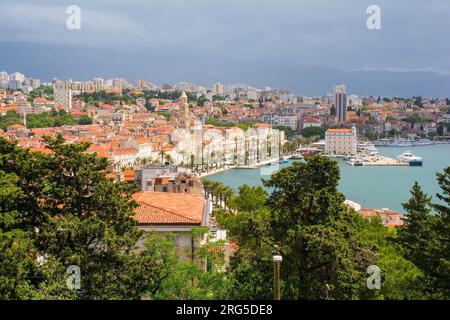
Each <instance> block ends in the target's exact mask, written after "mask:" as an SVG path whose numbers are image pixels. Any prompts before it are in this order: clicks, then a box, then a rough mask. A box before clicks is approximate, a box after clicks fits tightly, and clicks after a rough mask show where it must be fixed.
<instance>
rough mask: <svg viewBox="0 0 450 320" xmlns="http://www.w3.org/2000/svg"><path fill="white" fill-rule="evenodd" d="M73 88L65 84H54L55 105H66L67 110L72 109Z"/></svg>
mask: <svg viewBox="0 0 450 320" xmlns="http://www.w3.org/2000/svg"><path fill="white" fill-rule="evenodd" d="M72 95H73V94H72V89H70V88H66V87H65V86H63V85H59V84H55V85H54V96H55V106H64V107H65V108H66V109H67V110H69V111H70V110H72Z"/></svg>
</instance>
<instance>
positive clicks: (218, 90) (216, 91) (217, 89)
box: [213, 82, 223, 96]
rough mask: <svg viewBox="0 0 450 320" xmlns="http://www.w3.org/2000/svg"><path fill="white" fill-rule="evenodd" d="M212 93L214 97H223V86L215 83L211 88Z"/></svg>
mask: <svg viewBox="0 0 450 320" xmlns="http://www.w3.org/2000/svg"><path fill="white" fill-rule="evenodd" d="M213 92H214V94H215V95H218V96H221V95H223V84H221V83H220V82H217V83H215V84H214V86H213Z"/></svg>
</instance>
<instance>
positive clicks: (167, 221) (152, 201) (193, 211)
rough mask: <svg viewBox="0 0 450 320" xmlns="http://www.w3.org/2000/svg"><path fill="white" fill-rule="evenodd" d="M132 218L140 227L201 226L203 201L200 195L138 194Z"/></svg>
mask: <svg viewBox="0 0 450 320" xmlns="http://www.w3.org/2000/svg"><path fill="white" fill-rule="evenodd" d="M133 199H134V200H135V201H137V202H138V203H139V207H138V208H137V209H136V210H135V212H136V214H135V216H134V218H135V219H136V220H137V221H138V223H139V224H142V225H149V224H150V225H152V224H155V225H201V224H202V221H203V213H204V206H205V199H204V197H203V196H202V195H195V194H185V193H167V192H139V193H136V194H134V195H133Z"/></svg>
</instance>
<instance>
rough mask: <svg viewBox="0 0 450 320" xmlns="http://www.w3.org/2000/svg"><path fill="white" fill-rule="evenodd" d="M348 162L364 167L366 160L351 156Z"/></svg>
mask: <svg viewBox="0 0 450 320" xmlns="http://www.w3.org/2000/svg"><path fill="white" fill-rule="evenodd" d="M347 163H348V164H349V165H351V166H354V167H362V166H364V162H363V160H362V159H361V158H360V157H351V158H350V159H349V160H348V161H347Z"/></svg>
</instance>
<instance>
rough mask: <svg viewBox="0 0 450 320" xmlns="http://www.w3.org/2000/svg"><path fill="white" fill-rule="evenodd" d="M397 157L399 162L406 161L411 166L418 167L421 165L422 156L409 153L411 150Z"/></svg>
mask: <svg viewBox="0 0 450 320" xmlns="http://www.w3.org/2000/svg"><path fill="white" fill-rule="evenodd" d="M397 159H398V160H399V161H401V162H406V163H408V164H409V165H410V166H412V167H420V166H422V158H421V157H418V156H415V155H413V154H412V153H411V151H406V152H404V153H402V154H401V155H399V156H398V157H397Z"/></svg>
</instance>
